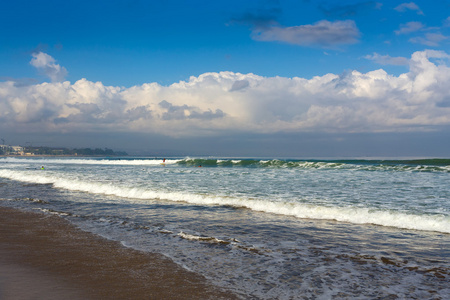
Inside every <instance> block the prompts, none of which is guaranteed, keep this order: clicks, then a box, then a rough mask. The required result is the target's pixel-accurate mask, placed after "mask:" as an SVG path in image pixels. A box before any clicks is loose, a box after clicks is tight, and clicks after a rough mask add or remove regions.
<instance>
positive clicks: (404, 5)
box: [394, 2, 423, 15]
mask: <svg viewBox="0 0 450 300" xmlns="http://www.w3.org/2000/svg"><path fill="white" fill-rule="evenodd" d="M394 9H395V10H396V11H399V12H405V11H406V10H408V9H409V10H414V11H416V12H417V14H418V15H423V11H422V10H421V9H420V8H419V6H418V5H417V4H415V3H414V2H409V3H402V4H400V5H398V6H396V7H395V8H394Z"/></svg>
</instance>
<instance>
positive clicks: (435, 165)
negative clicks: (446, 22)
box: [177, 158, 450, 172]
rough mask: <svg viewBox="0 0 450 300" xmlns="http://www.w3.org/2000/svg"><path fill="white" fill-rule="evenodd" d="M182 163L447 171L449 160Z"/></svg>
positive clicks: (192, 162) (189, 162)
mask: <svg viewBox="0 0 450 300" xmlns="http://www.w3.org/2000/svg"><path fill="white" fill-rule="evenodd" d="M177 164H179V165H183V166H191V167H192V166H205V167H249V168H297V169H348V170H362V171H410V172H450V159H423V160H323V161H320V160H281V159H269V160H258V159H211V158H185V159H182V160H179V161H178V162H177Z"/></svg>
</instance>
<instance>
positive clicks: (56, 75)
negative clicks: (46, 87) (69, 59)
mask: <svg viewBox="0 0 450 300" xmlns="http://www.w3.org/2000/svg"><path fill="white" fill-rule="evenodd" d="M32 56H33V58H32V59H31V61H30V64H31V65H32V66H33V67H35V68H36V69H38V70H39V71H41V72H42V73H44V74H45V75H46V76H47V77H48V78H50V79H51V81H53V82H58V81H63V80H64V78H65V77H66V76H67V70H66V68H64V67H61V66H60V65H58V64H57V63H56V60H55V59H54V58H53V57H51V56H50V55H48V54H47V53H44V52H37V53H33V54H32Z"/></svg>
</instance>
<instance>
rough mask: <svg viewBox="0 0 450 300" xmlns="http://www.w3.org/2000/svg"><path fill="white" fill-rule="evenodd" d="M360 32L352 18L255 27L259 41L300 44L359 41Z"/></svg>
mask: <svg viewBox="0 0 450 300" xmlns="http://www.w3.org/2000/svg"><path fill="white" fill-rule="evenodd" d="M359 36H360V32H359V30H358V28H357V27H356V24H355V22H354V21H352V20H346V21H335V22H330V21H327V20H322V21H319V22H317V23H315V24H313V25H301V26H292V27H281V26H272V27H262V28H256V29H254V31H253V33H252V38H253V39H254V40H257V41H270V42H272V41H278V42H284V43H289V44H295V45H300V46H320V47H333V46H337V45H345V44H354V43H356V42H358V38H359Z"/></svg>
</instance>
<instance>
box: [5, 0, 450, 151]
mask: <svg viewBox="0 0 450 300" xmlns="http://www.w3.org/2000/svg"><path fill="white" fill-rule="evenodd" d="M0 28H1V29H0V31H1V34H0V138H2V139H4V140H5V143H6V144H10V145H23V146H27V145H33V146H50V147H92V148H94V147H101V148H103V147H108V148H113V149H115V150H124V151H127V152H128V153H130V154H138V155H158V156H164V155H167V156H169V155H211V156H240V157H244V156H268V157H450V84H449V83H450V0H433V1H429V0H427V1H423V0H421V1H418V0H417V1H395V0H391V1H364V0H361V1H358V0H341V1H325V0H317V1H313V0H289V1H284V0H260V1H256V0H249V1H243V0H240V1H234V0H227V1H221V0H216V1H210V0H189V1H187V0H184V1H182V0H161V1H144V0H128V1H125V0H109V1H103V0H99V1H84V0H78V1H72V0H67V1H56V0H53V1H51V0H42V1H38V2H36V1H31V0H14V1H12V0H6V1H4V2H3V3H2V9H1V10H0Z"/></svg>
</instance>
